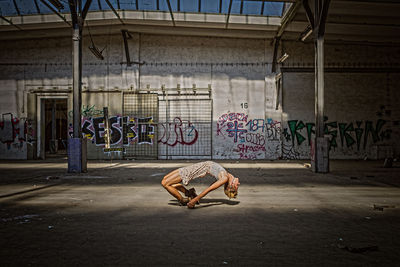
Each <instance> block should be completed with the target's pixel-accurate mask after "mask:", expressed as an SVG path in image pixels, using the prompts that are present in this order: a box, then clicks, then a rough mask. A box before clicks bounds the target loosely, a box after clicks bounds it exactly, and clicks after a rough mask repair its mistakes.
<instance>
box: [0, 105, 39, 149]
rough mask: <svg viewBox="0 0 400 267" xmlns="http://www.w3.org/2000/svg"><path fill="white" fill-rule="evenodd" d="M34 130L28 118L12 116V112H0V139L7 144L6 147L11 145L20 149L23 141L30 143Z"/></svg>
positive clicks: (32, 139) (9, 147) (33, 140)
mask: <svg viewBox="0 0 400 267" xmlns="http://www.w3.org/2000/svg"><path fill="white" fill-rule="evenodd" d="M34 136H35V132H34V130H33V126H32V123H31V121H30V120H28V119H25V118H17V117H14V116H13V114H12V113H4V114H2V118H1V121H0V141H1V142H2V143H3V144H7V149H11V147H14V148H17V149H22V148H23V145H24V143H27V144H28V145H32V144H33V143H34V142H35V141H36V140H35V139H34Z"/></svg>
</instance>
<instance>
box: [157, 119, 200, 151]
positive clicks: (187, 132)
mask: <svg viewBox="0 0 400 267" xmlns="http://www.w3.org/2000/svg"><path fill="white" fill-rule="evenodd" d="M159 134H160V138H159V140H158V142H159V143H161V144H164V145H167V146H171V147H174V146H176V145H177V144H181V145H188V146H190V145H193V144H194V143H196V141H197V139H198V137H199V132H198V130H197V129H196V127H195V125H194V124H193V123H191V122H190V121H187V122H186V121H182V119H181V118H179V117H175V118H174V121H173V122H172V123H161V124H159Z"/></svg>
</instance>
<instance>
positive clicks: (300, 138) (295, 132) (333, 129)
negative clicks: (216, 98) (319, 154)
mask: <svg viewBox="0 0 400 267" xmlns="http://www.w3.org/2000/svg"><path fill="white" fill-rule="evenodd" d="M326 120H327V118H326ZM355 124H356V127H354V124H353V122H350V123H338V122H336V121H334V122H327V121H326V122H325V124H324V133H325V135H328V136H329V137H330V138H329V149H332V148H336V147H338V143H337V138H338V136H339V138H340V144H341V146H342V147H344V146H346V147H348V148H350V147H352V146H353V145H354V144H356V145H357V150H358V151H359V150H360V147H361V143H363V149H365V148H366V146H367V143H368V140H370V139H371V138H372V140H371V141H372V143H376V142H378V141H382V140H387V139H390V136H391V133H392V130H391V129H385V130H384V129H383V126H384V125H385V124H386V121H385V120H383V119H378V120H377V122H376V124H375V127H374V124H373V122H372V121H365V122H363V121H356V123H355ZM362 126H363V127H362ZM288 128H289V130H290V133H289V132H288V131H287V129H284V131H283V136H284V137H285V140H286V142H288V141H292V145H293V146H294V145H295V140H296V141H297V142H296V143H297V145H298V146H300V145H301V144H302V143H303V142H304V141H305V140H306V139H308V144H309V145H311V138H312V135H313V134H315V130H314V128H315V124H314V123H304V122H303V121H299V120H290V121H288ZM303 128H306V131H307V135H306V136H307V137H304V135H303V134H302V131H303ZM370 137H371V138H370Z"/></svg>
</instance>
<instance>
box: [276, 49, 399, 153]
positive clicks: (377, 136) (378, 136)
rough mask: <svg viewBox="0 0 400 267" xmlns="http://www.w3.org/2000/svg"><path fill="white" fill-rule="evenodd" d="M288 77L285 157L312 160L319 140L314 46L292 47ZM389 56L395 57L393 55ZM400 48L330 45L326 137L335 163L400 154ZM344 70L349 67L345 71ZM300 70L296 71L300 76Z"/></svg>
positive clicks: (286, 78)
mask: <svg viewBox="0 0 400 267" xmlns="http://www.w3.org/2000/svg"><path fill="white" fill-rule="evenodd" d="M283 49H284V52H286V53H288V54H289V55H290V57H289V59H288V60H287V61H285V67H287V68H292V69H291V71H292V72H286V73H284V75H283V100H282V101H283V111H284V112H283V113H282V123H283V125H284V129H283V131H284V133H283V136H282V138H283V139H282V140H283V154H282V157H283V158H309V157H310V142H311V139H312V138H313V137H314V122H315V121H314V109H315V108H314V86H315V85H314V73H313V72H306V71H305V69H306V68H307V67H309V66H312V64H313V60H314V59H313V53H314V51H313V46H312V45H308V46H307V45H305V44H301V43H298V42H296V43H294V42H287V43H285V44H284V45H283ZM390 55H393V57H392V56H390ZM399 59H400V58H399V49H398V48H397V47H380V46H365V45H332V44H327V45H326V46H325V65H326V66H327V67H328V68H329V67H330V70H327V72H326V73H325V116H326V122H325V133H326V135H327V136H328V137H329V139H330V157H331V158H341V159H347V158H370V159H379V158H385V157H387V156H390V155H391V154H393V153H396V154H398V153H399V148H400V147H399V142H398V141H397V140H398V137H399V133H400V127H399V119H400V116H399V115H400V108H399V107H398V105H397V104H396V103H398V101H399V93H398V90H397V88H398V86H399V83H398V78H399V76H400V75H399V73H398V72H393V68H392V66H393V65H394V64H396V62H397V61H398V60H399ZM343 68H346V69H345V71H344V70H343ZM296 69H297V71H296Z"/></svg>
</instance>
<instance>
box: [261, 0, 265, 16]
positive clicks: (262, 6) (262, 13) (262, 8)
mask: <svg viewBox="0 0 400 267" xmlns="http://www.w3.org/2000/svg"><path fill="white" fill-rule="evenodd" d="M264 3H265V2H264V1H263V2H262V4H261V12H260V15H261V16H262V15H264Z"/></svg>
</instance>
